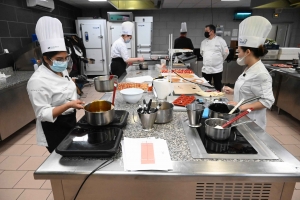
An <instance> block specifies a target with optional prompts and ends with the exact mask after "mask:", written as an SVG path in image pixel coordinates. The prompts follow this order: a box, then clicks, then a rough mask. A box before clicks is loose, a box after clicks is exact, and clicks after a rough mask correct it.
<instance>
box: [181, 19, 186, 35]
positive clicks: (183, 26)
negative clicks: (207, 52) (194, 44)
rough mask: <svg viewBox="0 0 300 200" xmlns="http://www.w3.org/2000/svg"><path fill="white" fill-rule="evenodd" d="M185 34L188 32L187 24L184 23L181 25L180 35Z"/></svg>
mask: <svg viewBox="0 0 300 200" xmlns="http://www.w3.org/2000/svg"><path fill="white" fill-rule="evenodd" d="M185 32H187V28H186V22H182V23H181V29H180V33H185Z"/></svg>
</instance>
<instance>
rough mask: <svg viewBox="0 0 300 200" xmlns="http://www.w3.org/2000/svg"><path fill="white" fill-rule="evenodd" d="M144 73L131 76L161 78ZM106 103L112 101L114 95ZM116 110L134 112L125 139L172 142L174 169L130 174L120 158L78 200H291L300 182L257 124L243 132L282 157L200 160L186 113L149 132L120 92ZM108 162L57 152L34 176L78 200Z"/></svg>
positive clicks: (291, 160) (297, 167) (294, 164)
mask: <svg viewBox="0 0 300 200" xmlns="http://www.w3.org/2000/svg"><path fill="white" fill-rule="evenodd" d="M141 72H142V73H139V74H137V71H129V72H128V74H127V76H126V77H134V76H142V75H152V76H155V74H157V72H155V71H153V70H145V71H141ZM126 77H125V79H126ZM145 95H146V94H145ZM104 99H109V100H110V99H111V93H107V94H106V95H105V96H104ZM116 109H125V110H128V111H129V113H130V115H129V119H128V125H127V127H126V128H124V136H126V137H132V138H134V137H149V136H153V137H157V138H158V137H159V138H163V139H166V140H167V143H168V147H169V150H170V155H171V159H172V164H173V171H124V169H123V161H122V155H121V154H120V155H118V156H117V157H116V158H115V160H114V161H113V163H111V164H110V165H108V166H106V167H104V168H102V169H101V170H98V171H96V172H95V173H94V174H93V175H92V176H91V177H90V178H89V180H88V181H87V182H86V183H85V186H84V187H83V189H82V191H81V192H80V195H79V197H78V199H97V198H100V197H101V199H147V200H148V199H149V200H150V199H172V200H174V199H208V198H210V199H226V198H227V197H228V199H233V198H237V199H242V198H243V199H255V198H254V197H255V195H256V196H257V198H256V199H270V200H271V199H272V200H277V199H290V198H291V195H292V192H293V189H294V185H295V182H299V181H300V163H299V161H298V160H297V159H296V158H295V157H294V156H292V155H291V154H290V153H289V152H288V151H286V150H285V149H284V148H283V147H282V146H281V145H280V144H278V143H277V141H275V140H274V139H273V138H272V137H270V136H269V135H268V134H267V133H265V132H264V131H262V130H261V129H260V128H259V127H258V126H257V125H253V124H251V126H250V125H242V128H241V133H242V134H243V133H244V134H247V133H248V132H249V131H248V130H251V134H254V135H255V136H256V137H257V138H259V140H260V141H261V143H263V144H264V145H265V146H266V147H267V148H268V149H269V150H270V151H272V152H273V153H274V155H276V156H277V157H278V159H275V160H267V159H244V158H243V159H237V158H234V159H222V158H221V157H219V158H211V159H207V158H203V159H194V158H193V157H192V154H191V152H190V148H189V144H188V141H187V138H186V135H185V134H186V133H185V132H184V127H183V126H182V124H181V118H182V117H184V116H185V115H186V113H185V112H176V113H175V114H174V120H173V121H172V122H171V123H168V124H162V125H156V126H157V127H156V128H155V129H154V130H153V131H150V132H145V131H142V130H141V126H140V124H139V123H138V122H135V121H138V119H137V118H136V116H134V115H132V113H133V112H134V111H135V110H136V105H132V104H126V103H124V101H123V100H122V98H121V96H120V94H119V93H117V98H116ZM134 118H135V119H134ZM103 162H104V161H103V160H100V159H97V158H64V157H62V156H60V155H58V154H56V153H55V152H54V153H52V154H51V155H50V156H49V157H48V158H47V160H46V161H45V162H44V163H43V164H42V165H41V166H40V167H39V168H38V169H37V170H36V171H35V173H34V178H35V179H50V180H51V184H52V189H53V194H54V198H55V199H73V198H74V194H75V193H76V191H77V189H78V187H79V186H80V184H81V183H82V181H83V179H84V178H85V177H86V176H87V175H88V174H89V173H90V172H91V171H92V170H94V169H95V168H96V167H97V166H99V165H100V164H101V163H103ZM255 193H256V194H255Z"/></svg>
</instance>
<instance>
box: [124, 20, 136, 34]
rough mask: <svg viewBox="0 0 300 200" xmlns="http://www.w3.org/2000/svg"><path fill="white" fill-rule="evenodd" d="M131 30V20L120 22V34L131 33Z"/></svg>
mask: <svg viewBox="0 0 300 200" xmlns="http://www.w3.org/2000/svg"><path fill="white" fill-rule="evenodd" d="M132 32H133V23H132V22H123V23H122V35H132Z"/></svg>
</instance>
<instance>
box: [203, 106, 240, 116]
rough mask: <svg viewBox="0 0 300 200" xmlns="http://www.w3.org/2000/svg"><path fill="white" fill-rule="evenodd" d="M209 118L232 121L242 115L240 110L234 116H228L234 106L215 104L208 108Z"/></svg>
mask: <svg viewBox="0 0 300 200" xmlns="http://www.w3.org/2000/svg"><path fill="white" fill-rule="evenodd" d="M208 108H209V114H208V116H209V118H221V119H225V120H231V119H233V118H234V117H236V116H238V115H239V114H240V109H238V108H237V109H236V110H235V111H234V112H233V113H232V114H228V113H229V112H230V111H231V110H232V109H233V108H234V106H232V105H227V104H224V103H213V104H210V105H209V106H208Z"/></svg>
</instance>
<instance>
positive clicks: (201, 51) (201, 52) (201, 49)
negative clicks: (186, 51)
mask: <svg viewBox="0 0 300 200" xmlns="http://www.w3.org/2000/svg"><path fill="white" fill-rule="evenodd" d="M200 55H201V56H202V57H203V47H202V43H201V45H200Z"/></svg>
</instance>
